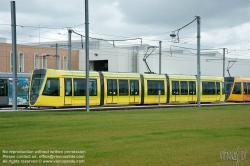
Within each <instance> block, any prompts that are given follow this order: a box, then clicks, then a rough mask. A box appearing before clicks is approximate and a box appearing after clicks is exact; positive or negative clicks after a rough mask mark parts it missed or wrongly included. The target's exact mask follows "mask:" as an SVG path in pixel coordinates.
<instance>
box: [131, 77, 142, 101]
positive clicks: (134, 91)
mask: <svg viewBox="0 0 250 166" xmlns="http://www.w3.org/2000/svg"><path fill="white" fill-rule="evenodd" d="M139 102H140V97H139V81H138V80H130V97H129V103H139Z"/></svg>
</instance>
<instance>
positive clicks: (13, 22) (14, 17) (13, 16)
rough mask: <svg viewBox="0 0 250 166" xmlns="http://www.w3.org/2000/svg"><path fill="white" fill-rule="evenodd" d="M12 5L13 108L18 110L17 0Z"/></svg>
mask: <svg viewBox="0 0 250 166" xmlns="http://www.w3.org/2000/svg"><path fill="white" fill-rule="evenodd" d="M10 6H11V32H12V55H11V56H12V58H11V59H12V62H11V63H12V67H13V71H12V88H13V90H12V109H13V110H17V67H16V66H17V61H16V54H17V49H16V5H15V1H11V2H10Z"/></svg>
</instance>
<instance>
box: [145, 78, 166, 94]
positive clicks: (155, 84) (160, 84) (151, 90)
mask: <svg viewBox="0 0 250 166" xmlns="http://www.w3.org/2000/svg"><path fill="white" fill-rule="evenodd" d="M147 83H148V95H158V93H159V90H160V91H161V95H164V81H157V80H156V81H155V80H148V81H147Z"/></svg>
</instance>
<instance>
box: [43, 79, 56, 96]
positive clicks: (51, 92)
mask: <svg viewBox="0 0 250 166" xmlns="http://www.w3.org/2000/svg"><path fill="white" fill-rule="evenodd" d="M42 94H43V95H48V96H59V95H60V91H59V79H58V78H48V79H47V81H46V84H45V88H44V90H43V93H42Z"/></svg>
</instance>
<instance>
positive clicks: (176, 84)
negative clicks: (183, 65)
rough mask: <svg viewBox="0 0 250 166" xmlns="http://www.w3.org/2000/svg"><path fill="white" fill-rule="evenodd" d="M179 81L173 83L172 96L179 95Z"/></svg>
mask: <svg viewBox="0 0 250 166" xmlns="http://www.w3.org/2000/svg"><path fill="white" fill-rule="evenodd" d="M179 89H180V88H179V81H172V95H179Z"/></svg>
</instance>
